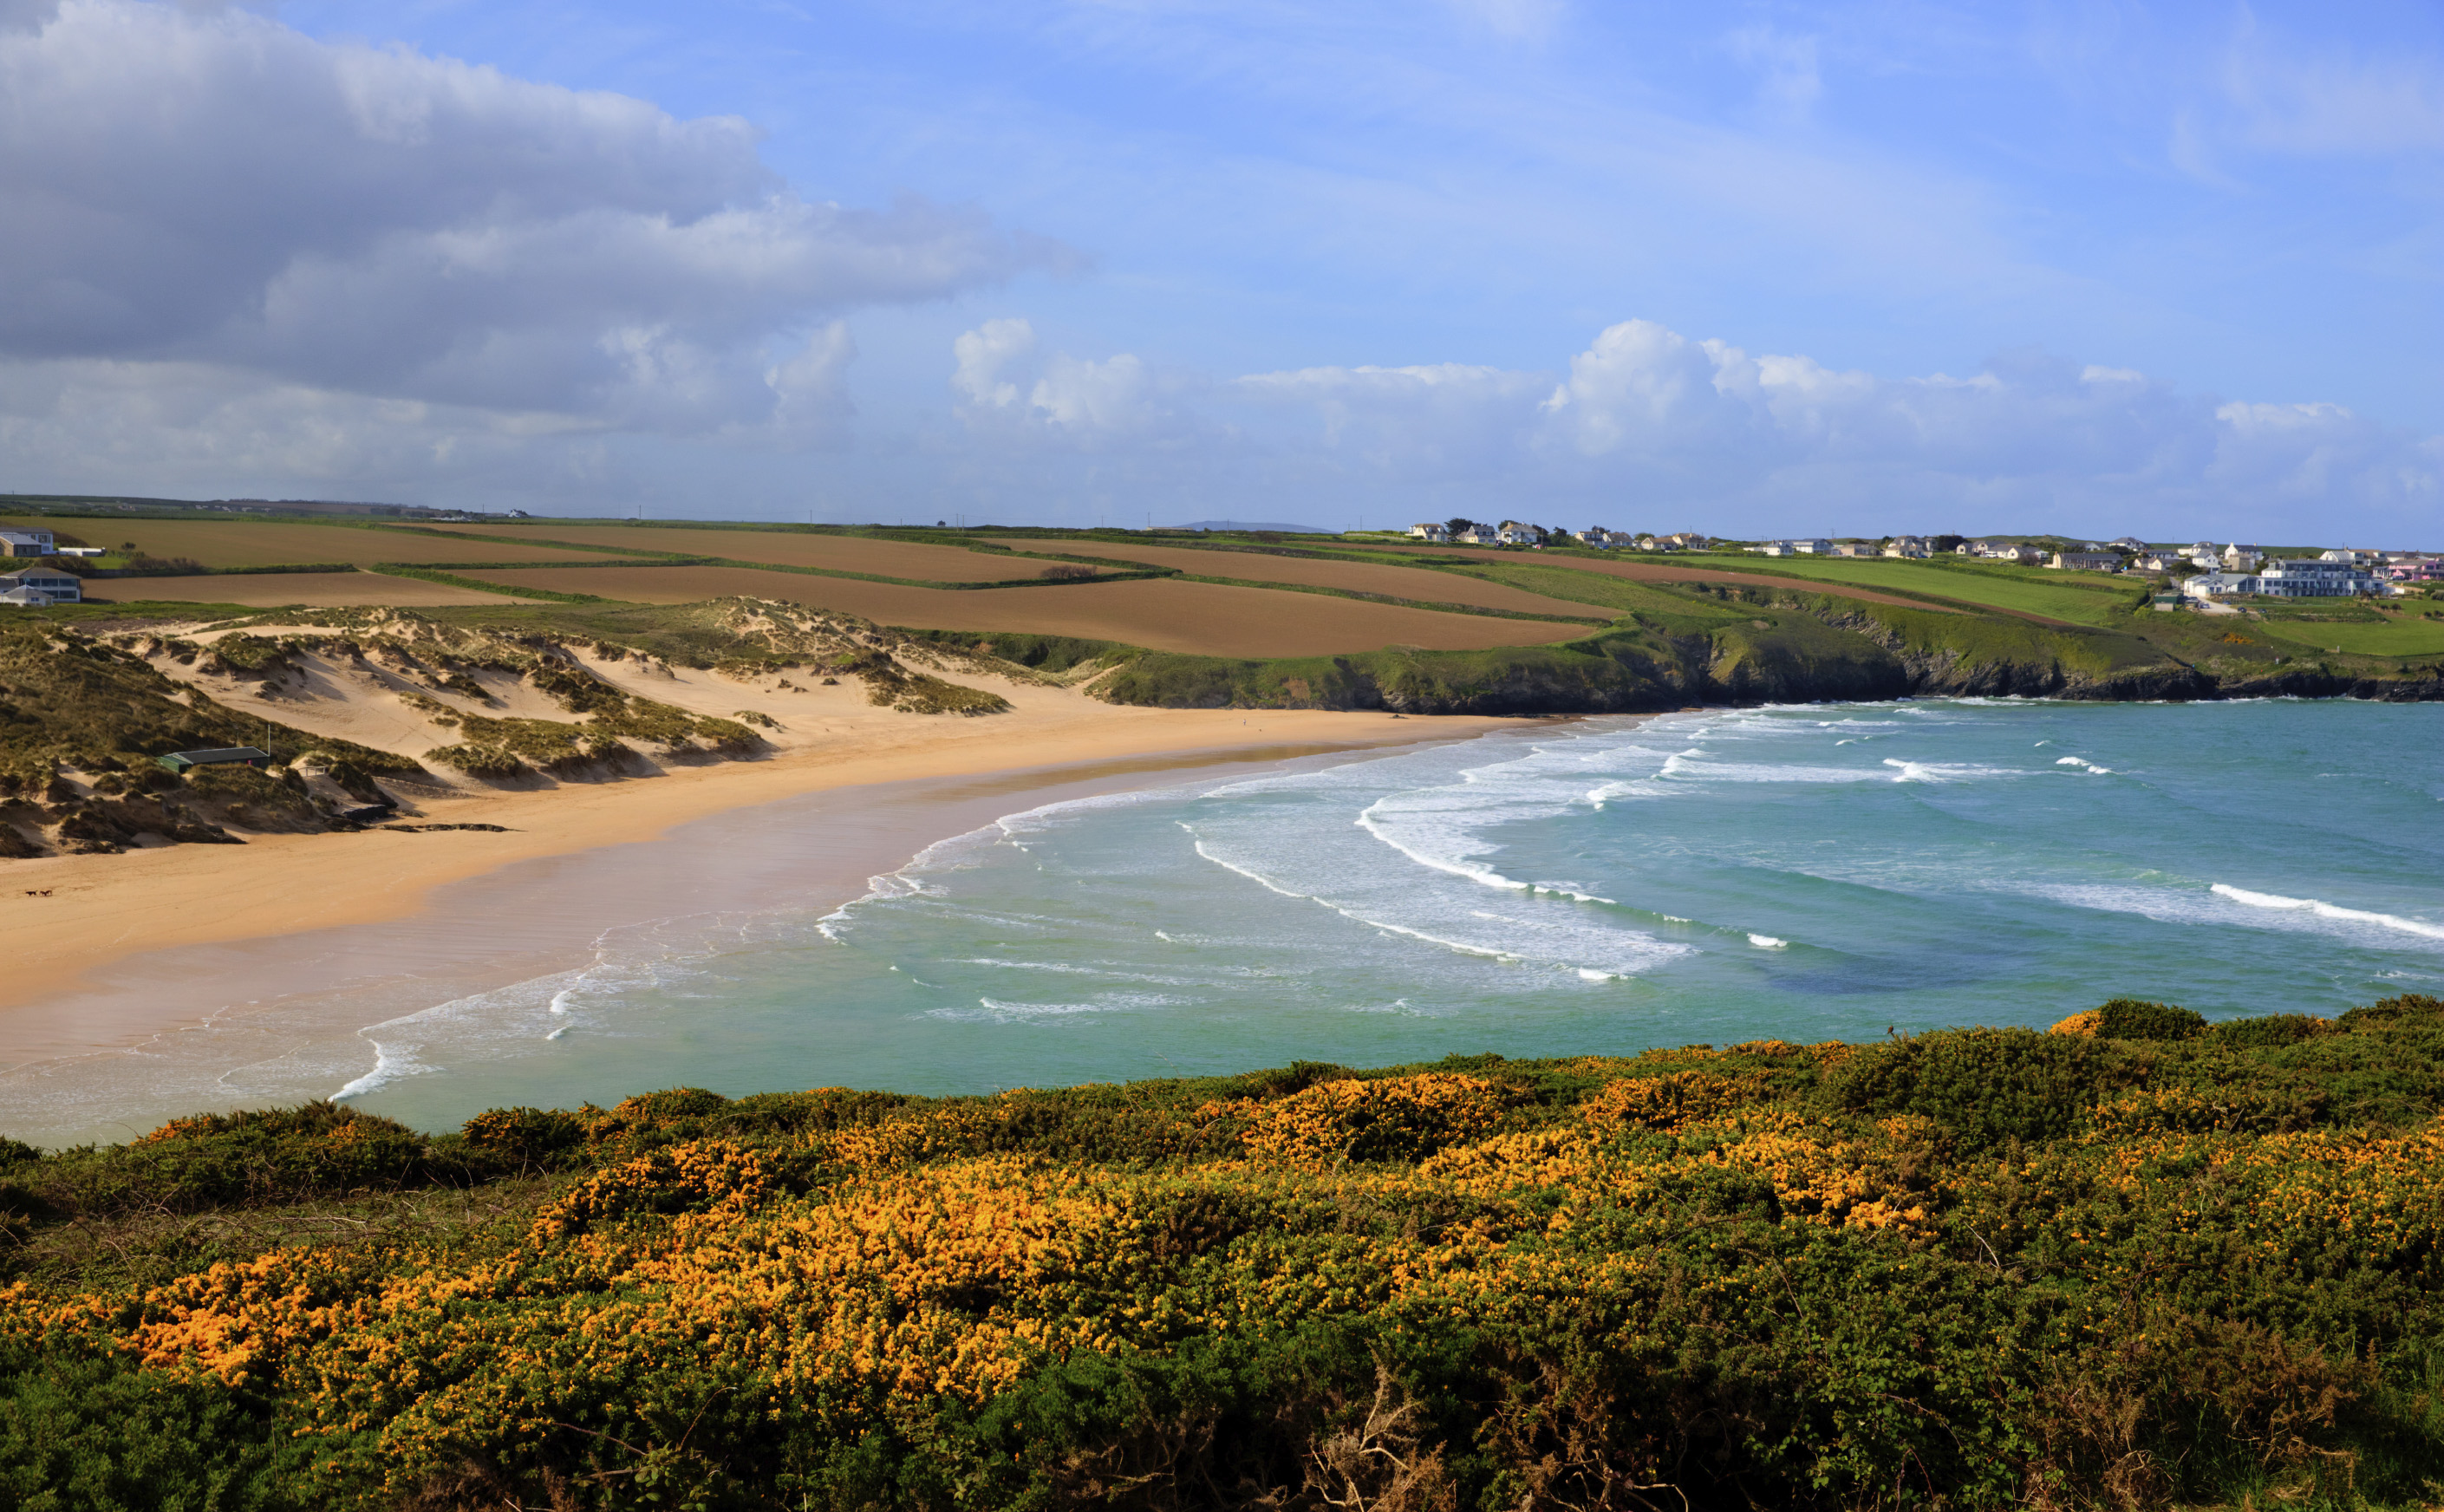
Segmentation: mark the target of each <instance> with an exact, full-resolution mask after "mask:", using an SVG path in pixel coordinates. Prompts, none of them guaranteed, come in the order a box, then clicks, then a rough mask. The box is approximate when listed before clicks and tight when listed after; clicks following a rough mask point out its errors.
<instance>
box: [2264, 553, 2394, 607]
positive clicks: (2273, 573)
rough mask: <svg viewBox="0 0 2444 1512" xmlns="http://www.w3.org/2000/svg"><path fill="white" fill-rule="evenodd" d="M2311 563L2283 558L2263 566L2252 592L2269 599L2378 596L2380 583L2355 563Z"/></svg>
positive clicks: (2324, 559) (2382, 586) (2324, 560)
mask: <svg viewBox="0 0 2444 1512" xmlns="http://www.w3.org/2000/svg"><path fill="white" fill-rule="evenodd" d="M2334 555H2335V553H2333V552H2331V551H2328V552H2326V553H2325V555H2324V557H2321V558H2319V559H2318V560H2316V561H2314V562H2307V561H2302V560H2300V559H2297V558H2285V559H2282V560H2279V561H2275V562H2268V563H2267V564H2266V568H2265V570H2264V571H2262V572H2260V573H2259V574H2258V575H2257V584H2258V586H2257V589H2256V591H2257V592H2259V593H2262V594H2264V595H2266V596H2267V597H2268V598H2269V599H2347V598H2349V597H2351V596H2352V595H2353V594H2361V593H2382V592H2384V591H2385V589H2386V584H2385V582H2384V581H2383V580H2382V579H2380V578H2379V577H2378V576H2377V575H2376V574H2375V573H2373V572H2371V571H2369V570H2368V569H2367V568H2366V567H2364V566H2362V565H2361V564H2360V563H2359V562H2334V561H2330V560H2327V559H2329V558H2331V557H2333V556H2334Z"/></svg>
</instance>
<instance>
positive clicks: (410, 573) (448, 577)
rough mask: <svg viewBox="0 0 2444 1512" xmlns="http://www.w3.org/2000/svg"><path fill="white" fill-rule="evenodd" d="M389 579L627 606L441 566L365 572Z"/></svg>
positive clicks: (394, 565)
mask: <svg viewBox="0 0 2444 1512" xmlns="http://www.w3.org/2000/svg"><path fill="white" fill-rule="evenodd" d="M365 570H367V571H369V572H373V573H376V574H378V575H380V576H381V577H385V578H414V579H416V580H417V581H420V582H437V583H440V584H441V585H442V586H444V587H448V588H472V589H473V590H474V591H475V592H477V593H494V594H499V595H500V596H502V597H503V598H505V599H549V600H550V601H551V602H553V603H627V602H629V601H630V600H628V599H605V598H603V597H602V596H601V595H600V594H591V593H562V592H560V591H559V590H558V589H555V588H518V587H512V586H511V585H509V583H506V582H486V581H484V580H483V579H481V578H462V577H460V576H458V575H457V574H456V573H454V572H444V571H442V570H441V569H440V568H438V567H416V566H410V565H409V564H408V563H406V562H378V563H376V564H375V565H374V566H372V567H369V568H367V569H365Z"/></svg>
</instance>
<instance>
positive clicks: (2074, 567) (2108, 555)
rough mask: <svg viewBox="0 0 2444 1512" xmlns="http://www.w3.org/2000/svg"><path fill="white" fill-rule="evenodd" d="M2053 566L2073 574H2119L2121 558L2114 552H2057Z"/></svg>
mask: <svg viewBox="0 0 2444 1512" xmlns="http://www.w3.org/2000/svg"><path fill="white" fill-rule="evenodd" d="M2052 565H2054V566H2056V567H2061V568H2064V569H2065V570H2067V571H2071V572H2119V571H2120V570H2121V557H2120V554H2119V553H2118V552H2112V551H2057V552H2055V553H2054V560H2053V562H2052Z"/></svg>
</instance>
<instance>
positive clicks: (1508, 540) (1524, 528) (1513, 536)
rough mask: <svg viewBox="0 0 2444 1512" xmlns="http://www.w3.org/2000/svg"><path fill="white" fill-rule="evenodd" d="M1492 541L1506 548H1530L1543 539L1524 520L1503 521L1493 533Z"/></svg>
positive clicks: (1534, 528) (1533, 527)
mask: <svg viewBox="0 0 2444 1512" xmlns="http://www.w3.org/2000/svg"><path fill="white" fill-rule="evenodd" d="M1494 539H1495V540H1497V541H1499V542H1501V543H1502V544H1504V545H1506V546H1532V545H1534V544H1536V543H1537V542H1538V541H1540V540H1542V539H1544V538H1543V537H1542V536H1540V535H1538V534H1537V532H1536V527H1535V526H1532V525H1529V524H1528V522H1527V521H1525V520H1505V521H1503V522H1502V525H1501V527H1500V528H1499V529H1497V530H1496V531H1495V532H1494Z"/></svg>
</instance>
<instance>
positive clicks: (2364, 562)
mask: <svg viewBox="0 0 2444 1512" xmlns="http://www.w3.org/2000/svg"><path fill="white" fill-rule="evenodd" d="M2317 560H2318V561H2319V562H2351V563H2354V564H2355V565H2358V566H2362V567H2370V566H2374V565H2375V564H2376V563H2377V562H2378V561H2379V555H2378V553H2376V552H2373V551H2361V550H2358V549H2357V548H2355V547H2344V548H2343V549H2342V550H2340V551H2328V552H2325V553H2324V555H2322V556H2320V557H2319V558H2318V559H2317Z"/></svg>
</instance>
